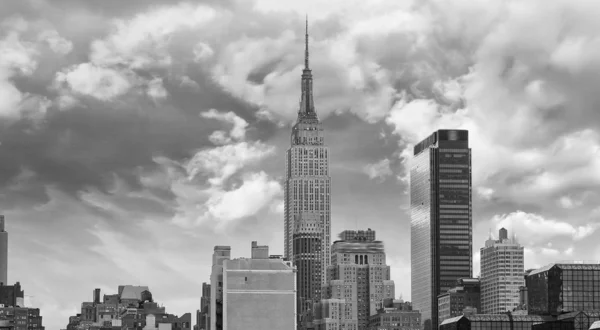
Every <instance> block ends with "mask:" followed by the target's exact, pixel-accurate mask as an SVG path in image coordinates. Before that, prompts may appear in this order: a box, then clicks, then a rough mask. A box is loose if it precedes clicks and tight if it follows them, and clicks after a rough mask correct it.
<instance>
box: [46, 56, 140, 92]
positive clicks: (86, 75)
mask: <svg viewBox="0 0 600 330" xmlns="http://www.w3.org/2000/svg"><path fill="white" fill-rule="evenodd" d="M56 82H57V83H58V84H59V85H61V84H64V85H66V86H67V87H69V88H70V89H72V90H73V91H74V92H76V93H79V94H83V95H89V96H92V97H95V98H97V99H100V100H102V101H111V100H113V99H114V98H116V97H118V96H121V95H123V94H125V93H126V92H127V91H128V90H129V89H130V88H131V87H132V85H133V83H132V82H131V78H130V76H129V77H128V75H126V74H124V73H123V72H119V71H117V70H113V69H108V68H104V67H98V66H96V65H94V64H91V63H82V64H79V65H75V66H73V67H71V68H70V69H68V70H66V71H65V72H59V73H58V74H57V75H56Z"/></svg>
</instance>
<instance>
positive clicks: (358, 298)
mask: <svg viewBox="0 0 600 330" xmlns="http://www.w3.org/2000/svg"><path fill="white" fill-rule="evenodd" d="M345 233H346V234H348V235H347V236H346V237H353V238H352V239H350V240H340V241H336V242H334V243H333V246H332V250H331V251H332V256H331V262H332V264H331V266H329V267H328V268H327V272H328V275H327V278H328V279H329V283H328V285H326V286H325V287H324V292H323V293H322V295H323V298H324V299H323V300H321V302H320V303H319V304H316V305H315V322H314V324H315V329H316V330H333V329H338V330H339V329H344V330H367V329H368V328H369V320H370V317H371V315H374V314H377V310H379V309H380V308H382V307H383V301H384V299H388V298H393V297H394V281H392V280H390V266H388V265H387V264H386V259H385V251H384V246H383V242H381V241H376V240H375V232H373V231H368V233H369V236H370V237H372V239H367V237H366V236H364V235H357V233H358V232H355V233H353V234H352V235H349V232H348V231H346V232H345ZM363 233H365V232H363ZM346 234H345V235H346ZM340 236H341V235H340Z"/></svg>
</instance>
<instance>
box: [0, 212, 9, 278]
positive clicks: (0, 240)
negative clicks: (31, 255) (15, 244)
mask: <svg viewBox="0 0 600 330" xmlns="http://www.w3.org/2000/svg"><path fill="white" fill-rule="evenodd" d="M4 220H5V219H4V215H0V283H2V284H4V285H6V284H8V233H7V232H6V230H5V228H4V225H5V223H4Z"/></svg>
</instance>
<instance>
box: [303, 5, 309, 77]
mask: <svg viewBox="0 0 600 330" xmlns="http://www.w3.org/2000/svg"><path fill="white" fill-rule="evenodd" d="M304 44H305V46H304V68H305V69H308V14H306V33H305V35H304Z"/></svg>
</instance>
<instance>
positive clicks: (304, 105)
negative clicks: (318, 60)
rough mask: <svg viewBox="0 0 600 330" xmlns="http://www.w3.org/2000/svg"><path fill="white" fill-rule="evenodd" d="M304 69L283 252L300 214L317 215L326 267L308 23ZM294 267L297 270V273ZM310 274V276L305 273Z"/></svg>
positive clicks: (326, 202)
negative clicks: (309, 61) (309, 60)
mask: <svg viewBox="0 0 600 330" xmlns="http://www.w3.org/2000/svg"><path fill="white" fill-rule="evenodd" d="M305 38H306V40H305V47H306V49H305V58H304V70H303V71H302V83H301V87H302V88H301V89H302V96H301V98H300V109H299V110H298V119H297V120H296V124H295V125H294V126H293V128H292V133H291V147H290V148H289V149H288V150H287V153H286V162H285V167H286V180H285V211H284V212H285V224H284V242H285V243H284V244H285V247H284V253H285V257H286V258H287V259H288V260H290V261H293V260H294V259H295V257H294V255H295V253H296V251H294V231H295V230H296V229H298V228H302V226H296V221H299V220H298V219H300V218H301V214H302V217H304V218H305V219H306V218H311V219H313V218H314V217H317V218H318V221H319V222H320V223H321V225H320V227H321V228H322V240H321V249H320V250H321V256H322V257H321V258H320V259H321V260H322V266H321V267H319V268H320V269H322V270H324V269H327V266H328V265H329V264H330V262H331V260H330V259H331V258H330V255H331V251H330V249H331V247H330V242H331V221H330V215H331V209H330V203H331V199H330V191H331V178H330V176H329V148H327V147H326V146H325V141H324V137H323V127H322V124H321V122H320V121H319V118H318V117H317V113H316V111H315V105H314V101H313V91H312V88H313V79H312V73H311V70H310V68H309V65H308V64H309V63H308V59H309V57H308V22H307V31H306V35H305ZM301 271H302V270H301V269H298V272H301ZM308 276H310V275H308ZM321 283H322V284H325V283H326V272H324V271H321Z"/></svg>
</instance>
